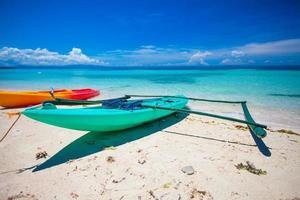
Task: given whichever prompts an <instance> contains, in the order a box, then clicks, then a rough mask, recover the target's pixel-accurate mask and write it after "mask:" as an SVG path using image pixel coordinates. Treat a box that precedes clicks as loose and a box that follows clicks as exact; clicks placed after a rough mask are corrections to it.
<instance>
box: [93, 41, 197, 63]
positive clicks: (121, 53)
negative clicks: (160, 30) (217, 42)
mask: <svg viewBox="0 0 300 200" xmlns="http://www.w3.org/2000/svg"><path fill="white" fill-rule="evenodd" d="M195 52H196V50H195V49H182V48H178V49H177V48H161V47H156V46H154V45H144V46H141V47H140V48H137V49H133V50H120V49H118V50H114V51H107V52H104V53H102V54H99V55H98V57H99V58H100V59H101V60H104V61H107V62H109V63H113V64H112V65H119V66H120V65H121V66H123V65H127V66H147V65H148V66H154V65H155V66H157V65H187V64H189V63H188V61H189V59H190V57H191V56H192V55H193V54H194V53H195Z"/></svg>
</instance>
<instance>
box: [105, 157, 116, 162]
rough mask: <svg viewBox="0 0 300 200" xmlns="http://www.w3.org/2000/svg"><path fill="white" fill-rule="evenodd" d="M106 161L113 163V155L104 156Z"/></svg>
mask: <svg viewBox="0 0 300 200" xmlns="http://www.w3.org/2000/svg"><path fill="white" fill-rule="evenodd" d="M106 161H107V162H109V163H113V162H115V159H114V157H112V156H108V157H107V158H106Z"/></svg>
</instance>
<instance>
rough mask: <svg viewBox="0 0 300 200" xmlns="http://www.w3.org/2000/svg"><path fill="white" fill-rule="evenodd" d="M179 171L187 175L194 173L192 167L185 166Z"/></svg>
mask: <svg viewBox="0 0 300 200" xmlns="http://www.w3.org/2000/svg"><path fill="white" fill-rule="evenodd" d="M181 171H182V172H183V173H185V174H187V175H192V174H194V173H195V170H194V168H193V167H192V166H185V167H183V168H182V169H181Z"/></svg>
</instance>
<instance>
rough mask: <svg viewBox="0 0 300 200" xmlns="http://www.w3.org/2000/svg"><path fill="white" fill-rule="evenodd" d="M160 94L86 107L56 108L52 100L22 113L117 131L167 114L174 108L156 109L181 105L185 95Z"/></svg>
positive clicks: (83, 128) (58, 122) (78, 126)
mask: <svg viewBox="0 0 300 200" xmlns="http://www.w3.org/2000/svg"><path fill="white" fill-rule="evenodd" d="M180 97H183V98H178V96H177V97H176V96H174V97H162V98H153V99H139V100H128V99H126V98H125V99H124V98H120V99H113V100H106V101H105V100H102V101H101V105H100V106H93V107H85V108H72V107H71V108H57V106H56V105H55V104H54V103H53V102H44V103H43V105H42V106H38V107H33V108H29V109H26V110H25V111H23V112H22V114H24V115H25V116H27V117H29V118H31V119H34V120H37V121H40V122H43V123H46V124H50V125H54V126H58V127H63V128H68V129H74V130H81V131H96V132H110V131H119V130H124V129H128V128H132V127H135V126H139V125H141V124H144V123H147V122H151V121H154V120H157V119H160V118H163V117H166V116H168V115H170V114H172V113H174V112H175V111H173V110H162V109H155V108H153V107H164V108H170V109H182V108H184V107H185V106H186V104H187V103H188V99H187V98H184V96H180Z"/></svg>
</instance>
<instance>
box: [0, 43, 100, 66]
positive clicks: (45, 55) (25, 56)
mask: <svg viewBox="0 0 300 200" xmlns="http://www.w3.org/2000/svg"><path fill="white" fill-rule="evenodd" d="M0 61H4V62H10V63H13V64H20V65H77V64H89V65H102V64H105V63H104V62H103V61H101V60H99V59H94V58H90V57H88V56H87V55H85V54H83V53H82V51H81V49H79V48H73V49H72V50H71V51H70V52H69V53H68V54H66V55H64V54H59V53H57V52H52V51H49V50H47V49H40V48H37V49H18V48H11V47H4V48H2V49H0Z"/></svg>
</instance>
